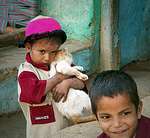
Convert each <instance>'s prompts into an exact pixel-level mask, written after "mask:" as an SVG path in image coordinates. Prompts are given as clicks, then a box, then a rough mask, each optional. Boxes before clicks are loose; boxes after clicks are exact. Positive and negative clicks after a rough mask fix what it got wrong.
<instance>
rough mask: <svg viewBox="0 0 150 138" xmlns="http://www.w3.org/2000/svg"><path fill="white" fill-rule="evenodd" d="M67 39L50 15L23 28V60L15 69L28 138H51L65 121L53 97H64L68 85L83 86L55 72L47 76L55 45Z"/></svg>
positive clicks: (70, 86)
mask: <svg viewBox="0 0 150 138" xmlns="http://www.w3.org/2000/svg"><path fill="white" fill-rule="evenodd" d="M65 41H66V33H65V32H64V31H63V30H62V29H61V25H60V24H59V23H58V22H57V21H56V20H55V19H54V18H51V17H46V16H38V17H36V18H35V19H33V20H31V21H30V22H29V23H28V24H27V26H26V28H25V41H24V45H25V49H26V61H25V62H24V63H22V64H21V65H20V67H19V71H18V101H19V103H20V106H21V109H22V111H23V113H24V116H25V119H26V122H27V129H26V137H27V138H52V134H53V133H56V132H57V131H58V130H60V129H61V128H63V127H66V126H67V125H68V124H67V123H68V122H67V121H66V120H65V118H64V117H62V115H60V113H59V112H58V111H57V109H56V107H55V106H54V105H53V103H52V98H53V99H54V100H55V101H56V102H59V101H60V100H61V99H62V98H63V101H65V100H66V98H67V93H68V90H69V88H75V89H82V88H84V83H83V82H82V81H81V80H79V79H77V78H74V77H71V78H69V77H68V76H65V75H62V74H60V73H57V74H56V75H55V76H54V77H52V78H49V75H48V74H49V67H50V64H51V62H52V61H53V60H54V58H55V55H56V52H57V51H58V48H59V47H60V46H61V44H63V43H64V42H65Z"/></svg>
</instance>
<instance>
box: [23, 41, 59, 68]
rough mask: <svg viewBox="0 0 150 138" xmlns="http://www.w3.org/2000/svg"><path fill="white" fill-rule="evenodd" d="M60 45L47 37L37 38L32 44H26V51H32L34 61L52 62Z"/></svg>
mask: <svg viewBox="0 0 150 138" xmlns="http://www.w3.org/2000/svg"><path fill="white" fill-rule="evenodd" d="M58 48H59V45H58V44H57V43H56V42H51V41H49V40H47V39H40V40H37V42H35V43H34V44H33V45H32V46H31V44H27V45H26V51H27V52H30V55H31V59H32V61H33V62H34V63H38V64H39V63H40V64H41V63H42V64H46V65H48V64H50V63H51V62H52V61H53V60H54V58H55V55H56V52H57V50H58Z"/></svg>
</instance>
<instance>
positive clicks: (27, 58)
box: [26, 53, 49, 71]
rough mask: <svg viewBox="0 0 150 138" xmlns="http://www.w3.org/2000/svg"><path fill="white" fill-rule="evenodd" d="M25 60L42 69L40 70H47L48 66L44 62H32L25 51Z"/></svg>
mask: <svg viewBox="0 0 150 138" xmlns="http://www.w3.org/2000/svg"><path fill="white" fill-rule="evenodd" d="M26 61H27V62H28V63H30V64H32V65H33V66H35V67H37V68H39V69H42V70H45V71H48V70H49V67H48V66H47V65H45V64H42V63H39V64H37V63H34V62H33V61H32V59H31V56H30V53H27V54H26Z"/></svg>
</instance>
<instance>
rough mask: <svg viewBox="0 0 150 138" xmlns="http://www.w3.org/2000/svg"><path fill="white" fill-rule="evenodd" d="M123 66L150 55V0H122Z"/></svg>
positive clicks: (121, 38) (121, 35) (120, 25)
mask: <svg viewBox="0 0 150 138" xmlns="http://www.w3.org/2000/svg"><path fill="white" fill-rule="evenodd" d="M119 41H120V50H121V66H123V65H126V64H128V63H130V62H132V61H134V60H141V59H147V58H149V57H150V47H149V46H150V1H149V0H120V2H119Z"/></svg>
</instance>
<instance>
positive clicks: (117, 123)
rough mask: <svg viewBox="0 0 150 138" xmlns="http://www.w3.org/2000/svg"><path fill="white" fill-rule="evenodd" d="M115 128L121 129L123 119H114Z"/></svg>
mask: <svg viewBox="0 0 150 138" xmlns="http://www.w3.org/2000/svg"><path fill="white" fill-rule="evenodd" d="M112 123H113V126H114V127H120V126H121V119H120V118H119V117H115V118H114V119H113V122H112Z"/></svg>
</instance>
